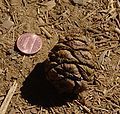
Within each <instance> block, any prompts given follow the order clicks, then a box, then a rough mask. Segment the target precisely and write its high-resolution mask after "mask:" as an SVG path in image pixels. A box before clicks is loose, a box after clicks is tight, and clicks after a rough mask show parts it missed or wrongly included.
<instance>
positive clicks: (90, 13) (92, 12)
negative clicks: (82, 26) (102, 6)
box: [82, 10, 97, 20]
mask: <svg viewBox="0 0 120 114" xmlns="http://www.w3.org/2000/svg"><path fill="white" fill-rule="evenodd" d="M96 11H97V10H94V11H93V12H91V13H89V14H88V15H87V16H85V17H84V18H83V19H82V20H85V19H87V18H88V17H90V16H91V15H93V14H95V12H96Z"/></svg>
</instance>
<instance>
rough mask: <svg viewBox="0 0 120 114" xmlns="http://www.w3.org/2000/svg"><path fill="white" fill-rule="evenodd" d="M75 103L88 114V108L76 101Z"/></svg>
mask: <svg viewBox="0 0 120 114" xmlns="http://www.w3.org/2000/svg"><path fill="white" fill-rule="evenodd" d="M75 102H76V103H77V104H78V105H80V106H81V107H82V108H83V109H84V110H85V111H87V112H88V113H89V114H90V109H89V108H88V107H86V106H85V105H82V104H81V103H80V102H78V101H77V100H75Z"/></svg>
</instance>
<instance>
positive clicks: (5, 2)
mask: <svg viewBox="0 0 120 114" xmlns="http://www.w3.org/2000/svg"><path fill="white" fill-rule="evenodd" d="M4 1H5V3H6V4H7V6H8V7H9V8H10V4H9V2H8V1H7V0H4Z"/></svg>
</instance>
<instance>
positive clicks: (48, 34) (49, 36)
mask: <svg viewBox="0 0 120 114" xmlns="http://www.w3.org/2000/svg"><path fill="white" fill-rule="evenodd" d="M38 20H39V23H40V24H44V23H45V22H44V21H43V20H42V18H38ZM40 28H41V29H42V31H43V32H44V33H45V34H46V36H47V37H48V38H51V37H52V35H51V34H50V33H49V32H48V31H47V30H46V29H45V28H44V27H40Z"/></svg>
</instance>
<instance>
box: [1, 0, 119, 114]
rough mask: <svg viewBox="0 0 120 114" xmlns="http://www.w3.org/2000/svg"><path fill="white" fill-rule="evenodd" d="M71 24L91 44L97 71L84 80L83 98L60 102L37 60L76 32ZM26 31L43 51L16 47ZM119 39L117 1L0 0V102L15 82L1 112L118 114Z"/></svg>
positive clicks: (10, 113) (26, 113) (18, 113)
mask: <svg viewBox="0 0 120 114" xmlns="http://www.w3.org/2000/svg"><path fill="white" fill-rule="evenodd" d="M74 28H79V29H81V31H82V33H83V34H81V35H80V37H85V38H86V40H90V41H91V42H92V43H91V46H92V47H93V48H94V51H95V59H96V60H97V63H98V66H100V69H97V70H95V73H94V79H93V81H91V82H86V84H87V89H86V90H85V91H83V92H82V93H81V95H82V98H81V96H79V97H78V98H77V99H75V100H72V101H66V102H65V101H64V100H61V99H60V98H59V96H58V95H57V94H56V92H55V91H54V87H52V86H51V85H50V84H49V82H48V81H47V80H45V78H44V76H43V70H44V69H43V66H42V63H43V62H44V61H45V60H46V59H47V57H48V53H49V51H50V50H51V49H52V48H53V47H54V46H55V44H56V43H57V42H58V39H59V37H61V36H64V35H65V34H75V32H76V29H74ZM67 31H71V32H67ZM26 32H32V33H36V34H37V35H39V36H40V37H41V38H42V41H43V46H42V49H41V50H40V51H39V52H38V53H36V54H34V55H29V56H28V55H24V54H22V53H21V52H19V50H18V49H17V47H16V40H17V39H18V37H19V36H20V35H21V34H23V33H26ZM119 38H120V1H119V0H88V1H87V0H79V1H78V0H55V1H54V0H51V1H50V0H0V106H1V104H2V103H3V101H4V99H5V98H6V95H7V93H8V91H9V89H10V88H11V86H12V84H13V82H14V80H17V83H18V86H17V89H16V92H15V93H14V95H13V97H12V99H11V101H10V103H9V106H8V107H7V111H6V114H89V113H90V114H119V113H120V52H119V51H120V46H119V41H120V40H119ZM81 99H84V101H85V103H84V104H83V103H81Z"/></svg>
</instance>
